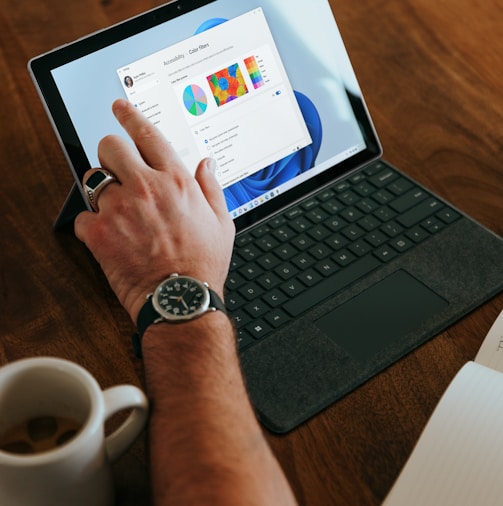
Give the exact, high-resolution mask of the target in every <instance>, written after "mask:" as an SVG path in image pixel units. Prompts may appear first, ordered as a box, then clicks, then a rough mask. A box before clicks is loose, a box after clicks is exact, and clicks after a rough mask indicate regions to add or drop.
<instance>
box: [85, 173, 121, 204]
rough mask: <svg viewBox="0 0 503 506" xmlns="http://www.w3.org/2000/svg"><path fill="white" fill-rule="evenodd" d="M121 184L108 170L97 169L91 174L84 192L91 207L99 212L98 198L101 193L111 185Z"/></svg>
mask: <svg viewBox="0 0 503 506" xmlns="http://www.w3.org/2000/svg"><path fill="white" fill-rule="evenodd" d="M114 182H117V183H118V182H119V180H118V179H117V178H116V177H115V176H114V175H113V174H112V173H111V172H109V171H108V170H105V169H96V172H94V173H93V174H91V176H89V178H88V179H87V181H86V182H85V184H84V190H85V192H86V195H87V199H88V200H89V203H90V204H91V207H92V208H93V209H94V210H95V211H98V197H99V196H100V193H101V192H102V191H103V189H104V188H106V187H107V186H108V185H109V184H110V183H114Z"/></svg>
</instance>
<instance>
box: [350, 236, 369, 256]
mask: <svg viewBox="0 0 503 506" xmlns="http://www.w3.org/2000/svg"><path fill="white" fill-rule="evenodd" d="M348 249H349V251H351V253H353V254H354V255H356V256H358V257H362V256H364V255H366V254H367V253H370V251H371V250H372V247H371V246H370V244H369V243H368V242H367V241H364V240H363V239H360V240H359V241H355V242H354V243H353V244H351V245H350V246H349V248H348Z"/></svg>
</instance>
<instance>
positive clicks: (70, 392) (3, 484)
mask: <svg viewBox="0 0 503 506" xmlns="http://www.w3.org/2000/svg"><path fill="white" fill-rule="evenodd" d="M124 409H132V411H131V413H130V414H129V416H128V418H127V419H126V420H125V421H124V422H123V423H122V425H120V427H119V428H118V429H116V430H115V432H113V433H112V434H110V435H109V436H107V437H105V430H104V423H105V421H106V420H107V419H108V418H110V416H111V415H113V414H114V413H117V412H118V411H121V410H124ZM147 416H148V402H147V399H146V397H145V395H144V394H143V392H142V391H141V390H140V389H138V388H136V387H135V386H133V385H118V386H115V387H112V388H109V389H107V390H104V391H102V390H101V388H100V387H99V385H98V383H97V382H96V380H95V379H94V378H93V377H92V376H91V375H90V374H89V372H87V371H86V370H85V369H83V368H82V367H80V366H79V365H77V364H75V363H73V362H69V361H67V360H62V359H58V358H52V357H38V358H28V359H23V360H19V361H16V362H12V363H10V364H8V365H5V366H3V367H0V441H1V439H2V437H1V435H5V433H6V432H8V430H9V429H12V427H14V426H16V425H19V424H20V423H22V422H25V421H27V420H33V419H34V418H35V419H37V418H38V419H40V417H65V418H70V419H73V420H75V421H77V422H78V423H79V425H80V428H79V430H78V432H77V433H76V434H75V435H74V436H73V438H71V439H70V440H69V441H67V442H66V443H63V444H62V445H61V446H58V447H56V448H54V449H50V450H48V451H44V452H41V453H31V454H20V453H12V452H11V451H6V450H0V505H14V504H15V505H18V506H24V505H29V506H49V505H50V506H59V505H61V506H63V505H64V506H68V505H72V506H91V505H92V506H110V505H111V504H113V501H114V487H113V482H112V474H111V469H110V463H111V462H113V461H114V460H115V459H117V458H118V457H120V456H121V455H122V454H123V453H124V452H125V451H126V450H127V448H128V447H129V446H130V445H131V444H132V443H133V441H134V440H135V438H136V437H137V436H138V435H139V433H140V432H141V430H142V429H143V427H144V426H145V422H146V419H147ZM49 419H51V418H49Z"/></svg>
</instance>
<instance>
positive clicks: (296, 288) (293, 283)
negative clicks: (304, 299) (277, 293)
mask: <svg viewBox="0 0 503 506" xmlns="http://www.w3.org/2000/svg"><path fill="white" fill-rule="evenodd" d="M280 288H281V290H283V292H284V293H285V294H286V295H288V297H289V298H291V297H295V295H298V294H299V293H302V292H303V291H304V285H303V284H302V283H301V282H300V281H297V280H296V279H293V280H290V281H288V282H287V283H283V284H282V285H281V287H280Z"/></svg>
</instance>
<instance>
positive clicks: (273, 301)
mask: <svg viewBox="0 0 503 506" xmlns="http://www.w3.org/2000/svg"><path fill="white" fill-rule="evenodd" d="M262 300H263V301H265V302H267V304H269V306H271V307H277V306H280V305H281V304H283V303H284V302H286V301H287V300H288V297H287V296H286V295H285V294H284V293H283V292H280V291H279V290H278V289H277V288H275V289H273V290H271V291H270V292H267V293H266V294H265V295H264V296H263V297H262Z"/></svg>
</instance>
